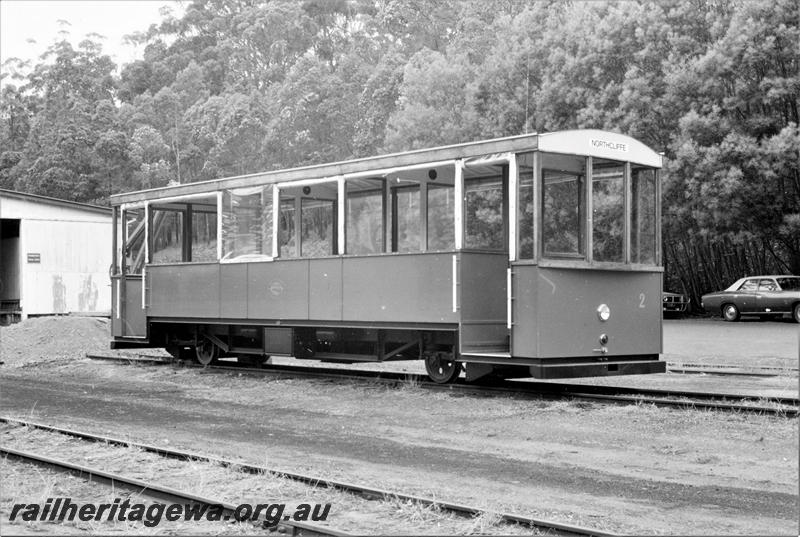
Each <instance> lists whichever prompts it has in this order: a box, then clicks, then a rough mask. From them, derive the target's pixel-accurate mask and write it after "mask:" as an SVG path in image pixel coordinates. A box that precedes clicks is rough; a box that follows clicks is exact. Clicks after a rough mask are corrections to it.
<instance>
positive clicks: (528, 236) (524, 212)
mask: <svg viewBox="0 0 800 537" xmlns="http://www.w3.org/2000/svg"><path fill="white" fill-rule="evenodd" d="M517 162H518V165H519V184H518V186H519V203H518V207H519V215H518V218H519V226H518V227H517V229H518V234H519V258H520V259H533V233H534V227H533V153H524V154H522V155H519V157H518V159H517Z"/></svg>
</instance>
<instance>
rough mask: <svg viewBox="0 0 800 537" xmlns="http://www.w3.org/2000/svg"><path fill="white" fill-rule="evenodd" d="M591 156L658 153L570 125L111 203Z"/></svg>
mask: <svg viewBox="0 0 800 537" xmlns="http://www.w3.org/2000/svg"><path fill="white" fill-rule="evenodd" d="M536 150H539V151H545V152H552V153H562V154H572V155H581V156H594V157H600V158H607V159H612V160H619V161H625V162H631V163H635V164H641V165H644V166H650V167H654V168H660V167H661V165H662V156H661V154H659V153H657V152H655V151H653V150H652V149H651V148H649V147H648V146H646V145H645V144H643V143H642V142H640V141H638V140H636V139H635V138H632V137H630V136H627V135H624V134H618V133H615V132H610V131H603V130H597V129H576V130H567V131H557V132H549V133H532V134H521V135H517V136H507V137H504V138H494V139H490V140H480V141H474V142H466V143H460V144H453V145H446V146H439V147H432V148H424V149H414V150H411V151H403V152H400V153H390V154H386V155H378V156H373V157H364V158H359V159H352V160H344V161H339V162H333V163H326V164H313V165H310V166H301V167H296V168H287V169H280V170H273V171H265V172H258V173H252V174H247V175H239V176H233V177H225V178H218V179H210V180H206V181H198V182H195V183H183V184H176V185H170V186H165V187H159V188H153V189H148V190H139V191H135V192H128V193H124V194H116V195H114V196H112V197H111V204H112V205H122V204H126V203H137V202H143V201H146V200H156V199H162V198H172V197H181V196H187V195H192V194H199V193H204V192H216V191H218V190H221V189H234V188H246V187H250V186H256V185H265V184H271V183H285V182H292V181H302V180H308V179H312V178H313V179H321V178H328V179H330V180H334V179H335V178H336V177H337V176H345V178H348V176H354V175H355V176H361V177H370V176H382V175H386V174H389V173H392V172H393V171H395V170H398V169H401V168H405V167H410V166H420V165H432V164H438V165H442V164H450V163H452V162H454V161H456V160H459V159H470V158H478V157H485V156H487V155H493V154H498V155H499V154H502V153H509V152H522V151H536Z"/></svg>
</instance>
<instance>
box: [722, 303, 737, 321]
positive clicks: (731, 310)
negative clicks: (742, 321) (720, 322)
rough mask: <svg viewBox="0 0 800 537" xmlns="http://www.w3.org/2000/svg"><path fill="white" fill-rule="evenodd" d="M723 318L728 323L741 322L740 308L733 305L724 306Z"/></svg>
mask: <svg viewBox="0 0 800 537" xmlns="http://www.w3.org/2000/svg"><path fill="white" fill-rule="evenodd" d="M722 318H723V319H725V320H726V321H728V322H731V323H732V322H735V321H738V320H739V308H737V307H736V306H735V305H733V304H725V305H724V306H722Z"/></svg>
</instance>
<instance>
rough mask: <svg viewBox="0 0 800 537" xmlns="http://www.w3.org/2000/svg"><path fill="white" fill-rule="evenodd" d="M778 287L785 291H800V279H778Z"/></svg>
mask: <svg viewBox="0 0 800 537" xmlns="http://www.w3.org/2000/svg"><path fill="white" fill-rule="evenodd" d="M778 285H780V286H781V289H783V290H784V291H800V278H778Z"/></svg>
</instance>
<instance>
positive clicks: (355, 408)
mask: <svg viewBox="0 0 800 537" xmlns="http://www.w3.org/2000/svg"><path fill="white" fill-rule="evenodd" d="M35 322H36V324H37V325H38V326H37V327H33V326H32V324H28V323H30V321H29V322H28V323H22V324H21V325H16V326H13V327H9V328H3V329H0V337H2V343H3V349H2V359H3V360H6V365H5V366H3V369H2V371H3V375H2V378H0V388H2V392H0V394H1V397H0V411H2V413H3V414H5V415H12V416H18V417H33V418H35V419H37V420H39V421H43V422H48V423H53V424H58V425H64V426H73V427H76V428H83V429H87V430H92V431H94V432H99V433H104V432H106V433H111V434H113V435H115V436H123V437H125V436H129V437H131V438H133V439H136V440H141V441H145V442H150V443H154V444H165V445H169V446H177V447H183V448H187V449H192V450H197V451H203V452H206V453H209V454H211V455H219V456H224V457H227V458H230V457H240V458H242V459H244V460H247V461H250V462H253V463H257V464H265V463H267V464H269V465H274V466H279V467H282V468H286V469H292V470H298V471H306V472H310V473H314V474H319V475H323V476H326V477H332V478H337V479H341V480H346V481H357V482H363V483H366V484H370V485H373V486H380V487H384V488H389V489H394V490H399V491H403V492H408V493H417V494H424V495H432V496H435V497H438V498H446V499H451V500H453V501H460V502H464V503H470V504H475V505H480V506H483V507H485V508H487V509H495V510H503V511H515V512H519V513H521V514H526V515H529V516H538V517H541V518H556V519H559V520H561V521H564V522H569V523H577V524H581V525H585V526H591V527H595V528H598V529H603V530H607V531H614V532H621V533H632V534H682V535H688V534H693V535H708V534H712V535H721V534H726V535H727V534H730V535H733V534H740V535H752V534H769V535H777V534H781V535H782V534H787V535H788V534H792V535H796V534H797V533H798V514H799V513H800V511H799V510H798V428H797V424H798V420H797V419H787V418H776V417H765V416H752V415H736V414H727V413H720V412H702V411H688V410H674V409H658V408H654V407H651V406H647V405H638V406H637V405H632V406H615V405H603V404H594V403H583V402H565V401H539V400H535V399H534V400H531V399H521V398H519V399H517V398H483V397H477V396H455V395H451V394H447V393H431V392H429V391H427V390H424V389H421V388H419V387H416V386H414V385H403V386H401V387H399V388H388V387H386V386H384V385H377V384H371V383H368V382H366V383H365V382H352V383H348V382H338V381H323V380H311V379H292V378H281V377H264V378H251V377H245V376H238V375H236V374H229V373H226V374H220V373H216V372H210V371H201V370H196V369H190V370H187V369H180V368H175V367H172V366H160V367H129V366H122V365H117V364H109V363H98V362H93V361H88V360H85V359H81V358H80V356H81V355H82V354H83V353H84V352H86V351H90V350H95V349H94V348H89V347H93V346H94V345H95V344H96V343H103V345H105V341H106V338H107V334H106V332H105V330H106V325H104V323H103V322H102V321H100V320H98V319H73V318H61V319H50V320H47V319H36V320H35ZM678 322H679V323H685V321H678ZM706 322H707V323H710V324H709V326H710V327H714V326H716V325H714V324H711V323H713V321H706ZM26 324H27V326H26ZM771 324H772V323H762V324H761V326H762V327H767V329H768V330H766V332H770V333H771V332H772V330H773V329H775V328H776V327H777V330H778V331H780V330H784V328H783V326H784V325H781V324H779V323H775V325H774V326H771ZM680 326H681V325H679V327H680ZM721 326H725V325H721ZM742 326H744V325H742ZM786 326H788V324H787V325H786ZM795 326H796V325H795ZM80 330H86V331H87V332H81V331H80ZM667 331H668V329H667V327H666V326H665V341H666V335H667ZM42 332H45V333H42ZM681 332H687V331H686V330H681ZM762 332H765V331H764V330H762ZM65 333H66V335H65ZM687 333H688V332H687ZM781 333H782V332H781ZM69 334H73V335H72V336H70V335H69ZM75 334H81V335H80V336H77V337H79V338H80V341H78V342H76V341H75V337H76V336H75ZM791 334H794V332H791ZM709 337H712V336H709ZM37 341H38V342H41V343H40V344H43V345H46V346H47V347H46V348H47V349H48V350H47V352H43V351H42V350H41V348H42V347H40V344H36V345H34V344H32V342H37ZM59 341H61V342H64V348H61V349H59V344H58V343H57V342H59ZM26 342H27V343H26ZM770 344H772V343H770V342H769V341H764V340H763V337H762V341H761V343H760V345H757V344H756V343H753V345H756V346H758V348H762V349H763V348H764V347H765V346H769V345H770ZM720 346H721V347H723V348H727V347H728V346H733V344H731V343H729V342H727V341H724V342H721V343H720ZM665 347H666V345H665ZM774 348H776V349H778V350H779V351H780V352H781V353H782V352H784V351H783V350H780V349H783V348H784V347H782V346H781V344H779V345H778V346H776V347H774ZM787 348H788V347H787ZM690 354H691V350H688V351H685V355H687V356H689V355H690ZM776 354H777V353H776ZM55 356H58V357H60V358H58V359H56V358H55ZM774 357H775V356H773V358H774ZM725 358H726V355H725V354H720V356H718V357H716V358H715V359H718V360H721V359H725ZM777 358H780V359H786V360H791V357H784V356H777ZM42 362H53V363H46V365H47V367H48V369H47V372H48V374H47V375H43V374H42V368H41V365H42ZM676 376H677V375H676ZM655 377H668V376H650V377H636V378H635V379H634V378H633V377H631V378H630V379H626V380H625V381H626V382H629V381H635V380H636V379H644V378H647V379H648V381H650V380H649V379H652V378H655ZM677 377H685V378H686V379H689V380H688V381H689V382H696V381H697V379H696V377H700V376H698V375H685V376H677ZM787 378H788V380H789V382H790V384H789V385H788V386H785V390H784V391H789V392H792V391H793V392H794V393H795V394H796V393H797V380H796V378H792V377H783V381H786V380H787ZM752 380H753V379H750V381H752ZM766 380H767V379H760V380H759V381H758V382H764V381H766ZM740 381H743V380H742V379H736V378H731V377H710V376H705V378H704V380H703V382H711V383H714V382H716V383H718V384H722V385H723V387H725V388H726V389H727V390H730V386H731V383H732V382H740ZM772 381H773V382H778V381H780V379H778V380H776V379H772ZM766 386H767V385H766V384H763V385H752V386H751V387H752V388H753V389H755V390H759V389H767V388H766ZM778 388H779V387H778ZM770 389H771V388H770ZM776 389H777V388H776ZM187 483H191V482H190V481H188V480H187ZM4 489H6V487H4ZM4 492H5V490H4ZM234 503H236V502H235V501H234ZM335 509H336V506H335V505H334V512H335ZM414 516H417V515H416V514H411V513H409V514H408V516H407V520H406V522H405V523H398V522H393V523H392V524H389V525H388V526H386V525H384V526H382V525H380V524H379V523H378V522H375V523H374V524H373V525H372V526H371V527H374V528H375V532H374V533H418V531H414V529H417V530H419V527H418V526H415V525H414ZM0 518H2V517H0ZM368 520H369V519H368ZM0 522H2V520H0ZM371 522H372V521H371ZM332 524H333V525H337V521H336V519H335V517H334V519H333V520H332ZM0 529H2V528H0ZM15 530H16V528H15ZM390 530H393V531H390ZM227 532H228V530H227V529H226V531H225V533H227Z"/></svg>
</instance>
